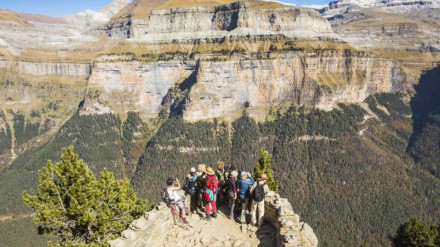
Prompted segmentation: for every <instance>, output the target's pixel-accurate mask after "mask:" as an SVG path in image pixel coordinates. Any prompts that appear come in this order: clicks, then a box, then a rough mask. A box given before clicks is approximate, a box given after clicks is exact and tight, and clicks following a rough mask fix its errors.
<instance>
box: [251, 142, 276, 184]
mask: <svg viewBox="0 0 440 247" xmlns="http://www.w3.org/2000/svg"><path fill="white" fill-rule="evenodd" d="M271 161H272V158H271V157H270V155H269V154H268V153H267V152H266V150H265V149H264V147H262V148H261V149H260V159H259V160H258V163H257V167H256V168H255V172H254V178H255V179H258V178H259V177H260V176H261V174H263V173H265V174H266V175H267V177H268V178H269V179H268V180H267V182H266V184H267V185H268V186H269V189H270V190H273V191H275V192H278V187H279V186H280V181H275V180H274V178H273V175H272V165H271V164H270V162H271Z"/></svg>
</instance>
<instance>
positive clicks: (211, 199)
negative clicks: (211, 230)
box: [197, 167, 218, 221]
mask: <svg viewBox="0 0 440 247" xmlns="http://www.w3.org/2000/svg"><path fill="white" fill-rule="evenodd" d="M197 180H198V181H200V182H201V184H203V189H202V195H203V203H204V206H205V212H206V217H205V218H203V219H204V220H208V221H210V220H211V217H213V218H217V206H216V204H215V194H216V192H217V188H218V182H217V178H216V177H215V172H214V169H212V168H211V167H208V168H207V169H206V177H205V178H202V179H197ZM211 209H212V214H211Z"/></svg>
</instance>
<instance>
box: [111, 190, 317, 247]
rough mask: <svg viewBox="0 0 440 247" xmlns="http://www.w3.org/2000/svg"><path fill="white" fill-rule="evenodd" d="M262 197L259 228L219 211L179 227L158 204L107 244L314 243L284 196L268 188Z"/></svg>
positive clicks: (300, 246)
mask: <svg viewBox="0 0 440 247" xmlns="http://www.w3.org/2000/svg"><path fill="white" fill-rule="evenodd" d="M265 200H266V203H265V216H264V220H265V224H264V225H263V227H262V228H260V229H257V228H255V227H252V226H249V225H245V224H242V225H240V224H238V223H236V222H235V221H233V220H230V219H227V218H226V217H225V216H224V215H223V214H222V213H220V214H219V217H218V218H217V219H213V220H212V221H210V222H207V221H203V220H201V217H200V216H199V215H197V214H193V215H192V217H191V218H190V222H189V227H188V228H187V229H183V228H179V227H178V226H175V225H174V224H173V220H172V216H171V212H170V210H169V209H168V208H167V207H166V205H165V204H163V203H161V204H159V205H158V206H156V207H155V209H153V210H151V211H149V212H147V213H146V214H145V216H144V217H142V218H140V219H137V220H135V221H133V223H132V224H131V225H130V227H129V228H128V229H127V230H125V231H124V232H122V236H121V238H119V239H116V240H113V241H110V246H112V247H128V246H144V245H146V244H147V245H148V246H249V247H250V246H278V247H317V246H318V239H317V237H316V235H315V233H314V232H313V230H312V228H311V227H310V226H309V225H308V224H307V223H304V222H300V220H299V216H298V215H297V214H295V213H294V212H293V208H292V205H291V204H290V203H289V201H288V200H287V199H285V198H281V197H280V195H279V194H277V193H274V192H273V191H271V192H269V193H268V194H267V195H266V199H265Z"/></svg>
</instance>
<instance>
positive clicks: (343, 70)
mask: <svg viewBox="0 0 440 247" xmlns="http://www.w3.org/2000/svg"><path fill="white" fill-rule="evenodd" d="M404 79H405V76H404V74H403V73H402V72H401V70H400V69H399V68H398V66H396V64H395V63H394V62H393V61H391V60H388V59H384V58H378V57H375V56H373V55H369V54H367V53H364V52H353V51H340V50H339V51H338V50H327V51H322V50H313V51H289V52H273V53H265V54H257V55H253V54H249V53H247V54H244V53H240V54H233V55H231V56H226V57H222V56H219V55H212V54H211V55H210V54H204V55H200V56H196V57H195V59H194V60H189V61H181V60H170V61H152V62H140V61H120V62H114V61H113V62H96V63H95V66H94V68H93V73H92V75H91V78H90V81H89V88H88V90H89V91H90V92H98V93H93V95H94V97H93V99H91V98H89V99H86V104H85V109H87V111H88V112H89V113H93V112H94V111H93V108H94V107H95V108H96V107H97V105H96V103H97V102H98V103H99V104H102V105H106V106H110V107H111V109H112V110H113V111H120V110H121V109H122V110H127V109H132V108H135V109H139V110H141V111H142V112H143V113H145V114H146V115H147V116H149V117H155V116H157V114H158V113H159V111H160V109H161V107H165V106H166V104H165V103H166V102H167V101H170V97H171V96H170V95H176V94H177V95H179V97H178V98H179V100H180V101H178V102H177V100H176V99H174V100H175V101H174V104H180V108H181V109H183V112H182V114H183V117H184V119H185V120H188V121H198V120H204V119H212V118H218V117H225V118H234V116H235V113H236V112H241V111H242V110H243V109H244V108H249V110H250V112H251V113H252V110H253V109H259V108H261V107H271V106H279V105H282V104H284V103H289V102H291V103H296V104H300V105H309V106H315V107H319V108H322V109H326V110H330V109H332V108H333V107H334V106H335V105H336V104H337V103H340V102H349V103H357V102H362V101H363V100H364V99H365V98H366V97H368V96H369V95H370V94H373V93H376V92H393V91H398V90H402V89H404V87H405V84H404ZM176 91H177V92H176ZM95 96H96V97H95ZM171 101H173V99H172V97H171ZM93 104H95V105H93ZM98 108H99V107H98ZM97 111H99V109H98V110H97Z"/></svg>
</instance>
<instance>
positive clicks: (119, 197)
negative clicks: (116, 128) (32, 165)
mask: <svg viewBox="0 0 440 247" xmlns="http://www.w3.org/2000/svg"><path fill="white" fill-rule="evenodd" d="M38 175H39V180H40V184H39V186H38V194H36V195H30V194H29V193H28V192H27V191H23V196H22V198H23V201H24V202H25V203H26V204H27V205H28V206H29V207H31V208H33V209H34V210H35V217H34V222H35V223H36V224H37V225H38V230H39V232H40V233H41V234H45V235H47V236H49V235H52V236H54V237H56V239H57V240H59V241H58V243H57V246H107V245H108V244H107V242H108V241H109V240H112V239H114V238H117V237H118V236H119V234H120V232H121V231H122V230H124V229H125V228H126V227H127V226H128V225H129V224H130V223H131V222H132V221H133V220H134V219H135V218H136V217H138V216H140V215H141V214H142V213H143V212H144V211H145V210H146V209H147V205H148V202H147V201H146V200H143V199H140V198H138V197H137V195H136V193H135V192H134V191H133V189H132V188H131V187H130V185H129V182H128V180H126V179H124V180H116V179H115V177H114V175H113V173H111V172H109V171H107V169H104V171H103V172H101V174H100V177H99V179H97V178H95V176H94V175H93V173H92V172H91V171H90V170H89V169H88V167H87V164H86V163H85V162H84V161H83V160H79V159H78V155H77V154H75V153H74V152H73V147H72V146H70V147H68V148H64V149H63V150H62V155H61V161H59V162H57V163H56V164H55V165H54V164H53V163H52V162H51V161H48V162H47V165H46V166H45V167H44V168H42V169H41V170H39V172H38ZM49 245H50V246H51V245H52V244H51V243H49Z"/></svg>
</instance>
